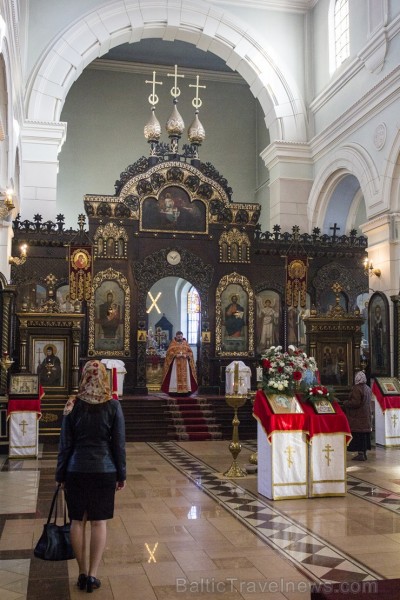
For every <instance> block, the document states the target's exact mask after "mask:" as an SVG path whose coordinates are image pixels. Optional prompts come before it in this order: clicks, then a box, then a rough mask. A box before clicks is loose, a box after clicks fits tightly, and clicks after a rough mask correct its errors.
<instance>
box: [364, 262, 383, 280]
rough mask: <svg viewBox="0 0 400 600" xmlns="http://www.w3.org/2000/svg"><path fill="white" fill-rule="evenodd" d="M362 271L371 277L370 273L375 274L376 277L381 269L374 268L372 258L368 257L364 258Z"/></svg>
mask: <svg viewBox="0 0 400 600" xmlns="http://www.w3.org/2000/svg"><path fill="white" fill-rule="evenodd" d="M364 272H365V274H366V275H368V277H372V275H376V276H377V277H380V276H381V270H380V269H374V265H373V264H372V260H368V258H366V259H365V260H364Z"/></svg>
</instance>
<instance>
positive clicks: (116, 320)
mask: <svg viewBox="0 0 400 600" xmlns="http://www.w3.org/2000/svg"><path fill="white" fill-rule="evenodd" d="M130 298H131V292H130V288H129V284H128V280H127V279H126V277H125V276H124V275H123V274H122V273H119V272H118V271H115V270H114V269H112V268H110V269H106V270H105V271H100V273H97V275H96V276H95V277H94V279H93V293H92V297H91V299H90V302H89V346H88V355H89V356H96V355H102V356H129V355H130V347H129V338H130V305H131V300H130Z"/></svg>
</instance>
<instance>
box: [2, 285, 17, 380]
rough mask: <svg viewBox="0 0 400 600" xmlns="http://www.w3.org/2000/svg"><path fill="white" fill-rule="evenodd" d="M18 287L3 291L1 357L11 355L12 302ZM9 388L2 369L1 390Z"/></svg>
mask: <svg viewBox="0 0 400 600" xmlns="http://www.w3.org/2000/svg"><path fill="white" fill-rule="evenodd" d="M15 293H16V287H15V286H11V285H10V286H6V287H5V288H4V289H3V290H2V296H3V311H2V323H1V355H2V356H3V354H4V352H9V353H10V349H11V348H10V346H11V344H10V314H11V300H12V298H13V297H15ZM6 387H7V371H4V369H1V374H0V390H1V391H4V390H5V389H6Z"/></svg>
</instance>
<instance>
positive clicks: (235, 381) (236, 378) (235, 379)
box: [233, 362, 239, 394]
mask: <svg viewBox="0 0 400 600" xmlns="http://www.w3.org/2000/svg"><path fill="white" fill-rule="evenodd" d="M238 389H239V363H237V362H235V366H234V369H233V393H234V394H237V393H238Z"/></svg>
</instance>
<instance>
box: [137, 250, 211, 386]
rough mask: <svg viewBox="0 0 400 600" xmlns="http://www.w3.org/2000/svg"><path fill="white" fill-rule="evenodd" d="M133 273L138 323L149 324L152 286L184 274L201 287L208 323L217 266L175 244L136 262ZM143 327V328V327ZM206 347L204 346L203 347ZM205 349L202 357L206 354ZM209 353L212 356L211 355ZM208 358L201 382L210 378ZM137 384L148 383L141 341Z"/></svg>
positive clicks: (205, 320) (201, 375)
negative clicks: (173, 258) (172, 256)
mask: <svg viewBox="0 0 400 600" xmlns="http://www.w3.org/2000/svg"><path fill="white" fill-rule="evenodd" d="M171 250H173V251H174V253H177V252H179V254H180V257H181V260H180V261H179V263H177V264H175V265H171V264H170V263H169V262H168V261H167V256H168V255H169V253H170V252H171ZM132 271H133V276H134V278H135V281H136V284H137V288H138V323H139V325H140V323H141V324H142V325H143V328H145V327H146V317H147V315H146V297H147V293H148V291H149V290H150V289H151V287H152V286H153V285H154V284H155V283H156V282H157V281H158V280H159V279H162V278H163V277H168V276H171V275H172V276H174V277H181V278H182V279H185V280H186V281H190V283H192V284H193V285H194V286H195V288H196V289H197V291H198V293H199V295H200V299H201V322H202V323H208V321H209V317H208V292H209V289H210V286H211V282H212V279H213V274H214V268H213V267H212V266H211V265H208V264H206V263H204V262H203V261H202V260H201V258H200V257H199V256H197V255H196V254H193V253H192V252H189V251H188V250H186V249H185V248H184V247H181V246H177V245H174V247H173V248H172V247H170V246H168V247H166V248H164V249H163V250H161V251H159V252H154V253H153V254H150V255H149V256H146V257H145V258H144V259H143V260H142V261H140V262H136V263H134V264H133V265H132ZM139 328H142V327H141V326H140V327H139ZM202 348H203V346H202ZM203 354H204V353H203V350H202V357H204V356H203ZM207 356H208V355H207ZM208 364H209V363H208V360H207V361H205V362H201V364H200V371H201V372H200V373H199V374H198V375H199V381H208V377H209V375H208ZM137 385H138V387H145V386H146V345H145V344H138V348H137Z"/></svg>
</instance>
